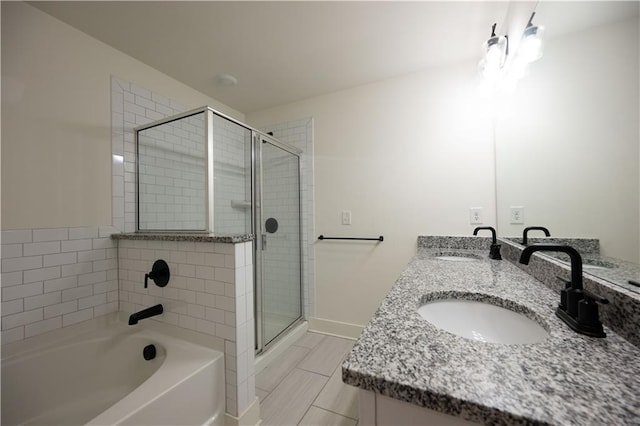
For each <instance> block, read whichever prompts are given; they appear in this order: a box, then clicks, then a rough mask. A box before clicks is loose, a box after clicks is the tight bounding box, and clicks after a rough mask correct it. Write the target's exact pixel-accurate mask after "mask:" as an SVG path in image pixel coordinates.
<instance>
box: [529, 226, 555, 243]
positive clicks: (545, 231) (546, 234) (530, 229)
mask: <svg viewBox="0 0 640 426" xmlns="http://www.w3.org/2000/svg"><path fill="white" fill-rule="evenodd" d="M529 231H543V232H544V235H545V236H547V237H550V236H551V233H550V232H549V230H548V229H547V228H545V227H544V226H529V227H527V228H524V231H522V245H523V246H526V245H527V233H529Z"/></svg>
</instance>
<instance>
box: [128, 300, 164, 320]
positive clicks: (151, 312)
mask: <svg viewBox="0 0 640 426" xmlns="http://www.w3.org/2000/svg"><path fill="white" fill-rule="evenodd" d="M163 311H164V309H163V307H162V304H157V305H154V306H152V307H150V308H147V309H143V310H141V311H139V312H136V313H134V314H131V316H129V325H134V324H137V323H138V321H140V320H143V319H145V318H151V317H155V316H156V315H160V314H161V313H162V312H163Z"/></svg>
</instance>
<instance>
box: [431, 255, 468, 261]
mask: <svg viewBox="0 0 640 426" xmlns="http://www.w3.org/2000/svg"><path fill="white" fill-rule="evenodd" d="M435 258H436V259H440V260H448V261H449V262H470V261H473V260H478V259H474V258H473V257H464V256H444V255H443V256H436V257H435Z"/></svg>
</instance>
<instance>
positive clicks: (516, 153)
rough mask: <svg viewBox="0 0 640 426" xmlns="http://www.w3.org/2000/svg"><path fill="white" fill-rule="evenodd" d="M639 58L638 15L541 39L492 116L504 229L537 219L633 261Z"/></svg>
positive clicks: (555, 231) (511, 231) (638, 251)
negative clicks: (539, 53) (538, 55)
mask: <svg viewBox="0 0 640 426" xmlns="http://www.w3.org/2000/svg"><path fill="white" fill-rule="evenodd" d="M638 60H639V51H638V20H637V19H636V18H633V19H631V20H628V21H626V22H618V23H615V24H611V25H606V26H601V27H596V28H592V29H589V30H588V31H582V32H579V33H574V34H570V35H566V36H563V37H559V38H555V39H551V40H547V42H546V45H545V53H544V56H543V57H542V59H540V60H539V61H538V62H535V63H534V64H532V65H531V68H530V74H529V76H528V77H526V78H524V79H523V80H522V81H521V82H520V85H519V87H518V90H517V92H516V93H515V95H513V96H510V97H508V98H506V99H503V102H504V104H503V105H502V106H501V110H500V114H499V118H498V121H497V132H496V141H497V142H496V143H497V153H498V160H497V161H498V169H497V172H498V206H499V207H498V217H499V229H500V234H501V235H521V233H522V229H523V228H524V227H525V226H532V225H542V226H546V227H548V228H549V230H550V231H551V234H552V235H553V236H558V237H595V238H599V239H600V243H601V250H602V253H603V254H605V255H608V256H613V257H617V258H621V259H625V260H629V261H635V262H637V261H638V258H639V255H640V247H639V243H640V241H639V238H638V233H639V229H638V216H639V214H640V211H639V210H638V205H639V200H638V194H639V192H640V190H639V187H638V179H639V176H638V155H639V152H638V147H639V145H638V144H639V129H638V114H639V104H638V101H639V99H640V98H639V96H638V86H639V77H638V70H639V66H638ZM509 206H524V208H525V214H524V217H525V224H524V225H511V224H510V223H509Z"/></svg>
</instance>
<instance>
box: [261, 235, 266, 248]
mask: <svg viewBox="0 0 640 426" xmlns="http://www.w3.org/2000/svg"><path fill="white" fill-rule="evenodd" d="M266 249H267V234H262V250H266Z"/></svg>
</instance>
